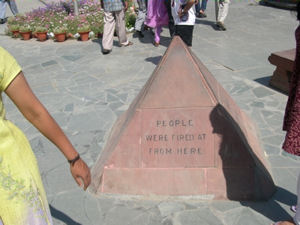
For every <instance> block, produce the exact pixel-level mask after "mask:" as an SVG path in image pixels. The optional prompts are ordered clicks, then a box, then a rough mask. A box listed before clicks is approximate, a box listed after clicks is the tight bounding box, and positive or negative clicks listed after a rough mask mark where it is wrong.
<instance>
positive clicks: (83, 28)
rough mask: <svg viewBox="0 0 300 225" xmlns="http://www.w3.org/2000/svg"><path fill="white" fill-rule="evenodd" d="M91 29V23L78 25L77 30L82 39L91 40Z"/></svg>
mask: <svg viewBox="0 0 300 225" xmlns="http://www.w3.org/2000/svg"><path fill="white" fill-rule="evenodd" d="M90 31H91V28H90V25H89V24H80V25H79V26H78V29H77V32H78V33H79V34H80V39H81V41H87V40H89V33H90Z"/></svg>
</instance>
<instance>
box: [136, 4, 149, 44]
mask: <svg viewBox="0 0 300 225" xmlns="http://www.w3.org/2000/svg"><path fill="white" fill-rule="evenodd" d="M141 1H144V0H139V1H138V4H139V11H138V15H137V18H136V21H135V25H134V29H135V31H136V32H137V34H138V36H139V37H141V38H143V37H144V35H143V33H142V27H143V24H144V22H145V19H146V13H147V10H146V8H144V7H143V3H142V2H141Z"/></svg>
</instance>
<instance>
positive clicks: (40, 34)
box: [35, 26, 48, 41]
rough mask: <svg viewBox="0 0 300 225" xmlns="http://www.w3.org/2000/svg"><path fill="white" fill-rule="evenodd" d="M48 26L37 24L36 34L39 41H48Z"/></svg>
mask: <svg viewBox="0 0 300 225" xmlns="http://www.w3.org/2000/svg"><path fill="white" fill-rule="evenodd" d="M47 32H48V30H47V28H46V27H42V26H37V27H36V28H35V34H36V37H37V39H38V40H39V41H46V40H47Z"/></svg>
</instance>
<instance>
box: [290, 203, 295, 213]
mask: <svg viewBox="0 0 300 225" xmlns="http://www.w3.org/2000/svg"><path fill="white" fill-rule="evenodd" d="M290 209H291V211H292V212H294V213H295V212H297V206H296V205H292V206H291V208H290Z"/></svg>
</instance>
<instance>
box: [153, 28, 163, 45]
mask: <svg viewBox="0 0 300 225" xmlns="http://www.w3.org/2000/svg"><path fill="white" fill-rule="evenodd" d="M161 31H162V27H161V26H157V27H155V32H154V45H155V46H158V45H159V42H160V33H161Z"/></svg>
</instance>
